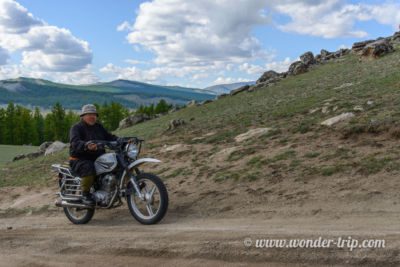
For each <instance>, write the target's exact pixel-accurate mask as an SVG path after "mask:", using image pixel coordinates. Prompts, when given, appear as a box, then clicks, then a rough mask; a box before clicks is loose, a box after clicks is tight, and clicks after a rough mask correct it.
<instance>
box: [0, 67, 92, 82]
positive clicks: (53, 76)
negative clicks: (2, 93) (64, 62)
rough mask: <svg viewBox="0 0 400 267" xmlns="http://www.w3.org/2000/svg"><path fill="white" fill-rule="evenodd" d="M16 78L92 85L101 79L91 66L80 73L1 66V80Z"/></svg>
mask: <svg viewBox="0 0 400 267" xmlns="http://www.w3.org/2000/svg"><path fill="white" fill-rule="evenodd" d="M16 77H30V78H36V79H46V80H51V81H54V82H59V83H67V84H92V83H96V82H99V78H98V77H97V76H96V75H95V74H94V73H93V70H92V67H91V66H90V65H88V66H87V67H85V68H84V69H81V70H79V71H72V72H46V71H37V70H32V69H30V68H26V67H25V66H23V65H16V64H12V65H4V66H0V80H4V79H13V78H16Z"/></svg>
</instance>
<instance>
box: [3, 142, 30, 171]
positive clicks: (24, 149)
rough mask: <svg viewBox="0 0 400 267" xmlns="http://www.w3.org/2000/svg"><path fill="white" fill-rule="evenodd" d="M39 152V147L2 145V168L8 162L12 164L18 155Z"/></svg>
mask: <svg viewBox="0 0 400 267" xmlns="http://www.w3.org/2000/svg"><path fill="white" fill-rule="evenodd" d="M37 150H38V147H37V146H11V145H0V167H2V166H3V165H4V164H6V162H10V161H11V160H12V159H13V158H14V157H15V156H17V155H20V154H26V153H30V152H35V151H37Z"/></svg>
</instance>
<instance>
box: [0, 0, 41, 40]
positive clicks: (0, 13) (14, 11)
mask: <svg viewBox="0 0 400 267" xmlns="http://www.w3.org/2000/svg"><path fill="white" fill-rule="evenodd" d="M40 25H43V22H42V21H41V20H39V19H37V18H35V17H33V15H32V14H31V13H29V12H28V10H27V9H26V8H24V7H23V6H21V5H20V4H19V3H17V2H15V1H12V0H0V30H1V31H3V32H6V33H13V34H20V33H26V32H28V31H29V29H30V28H32V27H34V26H40Z"/></svg>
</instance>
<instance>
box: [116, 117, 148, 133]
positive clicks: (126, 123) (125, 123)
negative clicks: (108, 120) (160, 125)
mask: <svg viewBox="0 0 400 267" xmlns="http://www.w3.org/2000/svg"><path fill="white" fill-rule="evenodd" d="M151 119H152V117H150V116H149V115H146V114H135V115H131V116H129V117H127V118H125V119H123V120H122V121H120V122H119V126H118V129H124V128H128V127H131V126H133V125H135V124H138V123H141V122H144V121H147V120H151Z"/></svg>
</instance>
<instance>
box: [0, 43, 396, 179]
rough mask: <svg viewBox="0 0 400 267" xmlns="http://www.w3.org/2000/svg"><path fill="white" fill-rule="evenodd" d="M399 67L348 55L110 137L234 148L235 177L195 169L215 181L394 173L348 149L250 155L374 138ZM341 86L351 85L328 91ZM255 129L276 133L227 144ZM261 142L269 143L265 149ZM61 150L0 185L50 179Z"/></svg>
mask: <svg viewBox="0 0 400 267" xmlns="http://www.w3.org/2000/svg"><path fill="white" fill-rule="evenodd" d="M399 62H400V51H395V52H394V53H391V54H389V55H386V56H384V57H381V58H378V59H375V60H361V61H360V60H359V56H358V55H354V54H350V55H348V56H345V57H343V58H341V60H340V61H331V62H328V63H326V64H323V65H320V66H316V67H315V68H312V69H311V70H310V71H308V72H307V73H305V74H302V75H298V76H289V77H287V78H285V79H283V80H282V81H280V82H279V83H277V84H276V85H274V86H270V87H266V88H261V89H259V90H256V91H254V92H251V93H247V92H244V93H240V94H237V95H235V96H233V97H231V96H228V97H224V98H222V99H219V100H217V101H214V102H212V103H209V104H207V105H202V106H194V107H190V108H184V109H181V110H179V111H177V112H174V113H171V114H168V115H165V116H162V117H160V118H157V119H154V120H150V121H147V122H145V123H141V124H137V125H135V126H133V127H130V128H127V129H123V130H119V131H116V132H115V133H116V134H117V135H120V136H139V137H142V138H144V139H146V140H148V141H150V142H151V146H152V148H153V149H158V147H161V146H163V145H164V144H165V143H168V144H177V143H186V144H193V143H196V145H198V144H201V143H204V144H208V145H209V144H211V145H213V146H214V147H213V148H211V149H210V153H211V152H212V153H215V152H216V151H217V150H220V149H221V147H233V146H240V147H241V148H240V149H239V150H238V151H236V152H234V153H232V154H231V156H230V157H229V159H228V162H225V165H230V164H231V165H233V164H234V163H235V161H239V160H240V159H241V158H246V161H245V162H244V163H245V164H246V163H247V164H246V170H244V171H243V173H241V174H240V175H239V174H237V173H235V172H229V170H218V171H215V170H214V169H213V168H211V167H210V168H209V167H208V166H203V165H202V166H199V164H205V163H199V164H197V165H196V168H199V171H200V173H201V174H202V175H205V176H207V177H212V178H213V179H214V180H216V181H219V182H220V181H225V180H236V179H240V178H241V177H243V179H245V177H246V176H251V174H252V175H253V176H252V177H256V176H257V175H255V174H254V173H255V172H256V171H259V170H257V168H262V167H263V166H264V163H265V164H266V165H268V166H269V167H271V168H272V167H273V169H274V170H275V169H276V170H277V171H282V169H283V170H285V171H291V172H292V171H293V172H294V171H296V172H299V173H300V174H299V175H302V176H316V175H318V176H321V175H326V176H330V175H334V174H338V173H341V172H345V171H346V170H348V169H350V168H348V165H344V164H345V163H346V162H348V161H354V162H353V163H354V164H355V167H358V168H359V169H360V173H362V174H374V173H378V172H380V171H384V170H395V167H393V166H394V165H396V164H395V163H397V159H391V160H389V159H384V156H383V155H379V156H374V157H373V158H357V157H361V156H359V154H358V151H359V150H358V148H357V147H351V150H349V149H346V148H343V149H334V150H332V147H320V148H318V151H317V152H308V153H306V154H304V156H303V155H302V156H301V157H297V154H296V151H295V150H293V149H288V148H286V150H285V151H283V152H282V153H280V154H278V155H276V156H271V157H270V158H268V159H261V158H255V157H254V156H255V155H259V154H260V153H261V152H263V153H265V155H268V149H269V148H270V147H271V148H274V149H277V148H278V146H280V147H283V146H287V145H291V144H294V143H296V142H297V140H302V138H308V139H307V141H309V142H310V144H313V142H314V140H322V139H323V138H324V135H327V136H329V137H330V138H332V139H334V140H337V139H338V138H340V134H343V135H345V137H349V138H350V137H353V136H357V135H360V134H382V133H386V132H388V131H392V128H393V124H394V122H399V121H400V109H399V107H400V71H399ZM345 83H352V84H353V85H352V86H350V87H343V88H339V89H335V88H338V87H340V85H342V84H345ZM329 99H331V100H330V101H329V103H330V106H329V107H330V109H332V108H333V107H335V106H337V107H338V108H337V110H336V111H334V112H333V111H331V112H330V113H327V114H323V113H322V112H319V111H317V112H315V113H312V114H310V113H309V111H310V110H311V109H316V108H321V107H322V106H323V105H324V103H326V100H329ZM332 99H333V100H332ZM368 100H372V101H374V104H373V105H371V106H368V105H366V102H367V101H368ZM355 105H361V106H362V107H363V108H364V111H363V112H360V113H356V116H355V117H354V118H353V119H352V120H351V121H350V123H348V124H345V125H344V126H342V125H340V124H339V125H338V126H335V127H334V128H326V127H323V126H321V125H320V122H322V121H323V120H325V119H328V118H330V117H333V116H335V115H339V114H340V113H342V112H350V111H353V107H354V106H355ZM173 119H183V120H185V121H186V124H185V125H184V126H182V127H179V128H177V129H176V130H175V131H166V129H167V128H168V125H169V122H170V121H171V120H173ZM261 127H271V128H273V129H279V131H277V132H275V133H274V134H271V135H266V136H263V137H260V138H254V139H251V140H247V141H246V142H243V143H237V142H235V140H234V137H235V136H237V135H238V134H241V133H245V132H247V131H248V130H249V129H250V128H261ZM210 132H214V133H215V134H213V135H211V136H208V137H206V138H204V139H201V140H196V141H192V139H193V138H194V137H199V136H203V135H205V134H207V133H210ZM390 136H392V137H390ZM399 136H400V134H399V133H398V132H396V131H392V135H388V138H399ZM360 139H362V138H360ZM269 144H271V146H268V145H269ZM293 148H295V146H294V147H293ZM355 152H357V153H355ZM63 153H64V154H65V155H64V158H63V157H62V155H61V154H57V155H55V156H50V157H44V158H40V159H35V160H32V161H28V160H27V161H21V162H15V163H11V164H7V165H6V166H7V169H8V170H7V171H1V173H0V186H1V185H10V184H15V185H26V184H36V183H41V184H45V183H48V182H50V176H51V174H50V172H49V166H50V164H51V163H54V162H58V161H60V160H65V159H66V152H63ZM253 154H254V155H253ZM360 155H361V154H360ZM209 156H210V155H205V154H204V155H198V158H196V160H195V162H205V161H204V160H205V159H206V158H207V157H209ZM252 156H253V158H251V157H252ZM185 157H187V155H181V157H180V158H177V160H182V161H185V160H186V159H185ZM197 159H198V160H197ZM300 159H301V160H300ZM310 159H313V164H314V163H315V166H310V165H311V164H307V161H308V160H310ZM336 161H337V162H336ZM346 164H347V163H346ZM272 165H273V166H272ZM192 166H193V165H192ZM222 167H223V166H222ZM247 167H250V168H247ZM252 167H253V168H252ZM280 168H282V169H280ZM185 171H186V170H179V169H178V170H175V171H172V170H171V171H169V172H166V171H165V173H166V174H170V176H171V177H173V176H178V175H183V174H184V173H185ZM3 177H5V178H3ZM254 179H255V178H254ZM249 180H252V179H249Z"/></svg>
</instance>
